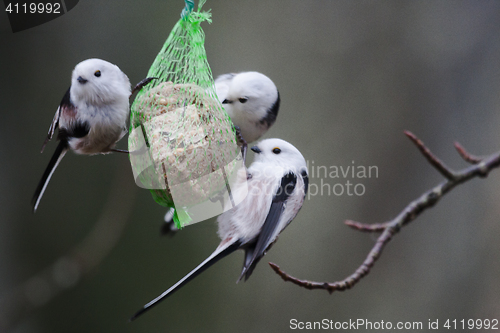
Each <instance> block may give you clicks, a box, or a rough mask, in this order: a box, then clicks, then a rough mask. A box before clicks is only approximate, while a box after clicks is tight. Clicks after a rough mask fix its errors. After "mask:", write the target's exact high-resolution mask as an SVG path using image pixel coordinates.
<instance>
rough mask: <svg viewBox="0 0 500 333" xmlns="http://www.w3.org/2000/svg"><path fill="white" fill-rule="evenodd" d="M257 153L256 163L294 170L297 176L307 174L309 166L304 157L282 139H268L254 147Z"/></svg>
mask: <svg viewBox="0 0 500 333" xmlns="http://www.w3.org/2000/svg"><path fill="white" fill-rule="evenodd" d="M251 149H252V151H253V152H255V153H256V155H255V162H257V163H258V162H261V163H265V164H268V165H273V166H278V167H281V168H283V169H285V170H292V171H294V172H295V173H296V174H302V173H303V172H304V171H305V173H306V174H307V164H306V160H305V159H304V156H302V154H301V153H300V151H299V150H298V149H297V148H295V147H294V146H293V145H292V144H290V143H288V142H286V141H284V140H281V139H266V140H263V141H261V142H259V143H258V144H257V145H256V146H253V147H252V148H251Z"/></svg>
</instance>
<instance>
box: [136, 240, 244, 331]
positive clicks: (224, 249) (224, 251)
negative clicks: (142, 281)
mask: <svg viewBox="0 0 500 333" xmlns="http://www.w3.org/2000/svg"><path fill="white" fill-rule="evenodd" d="M239 247H240V242H239V241H233V242H232V243H228V244H225V245H223V246H219V247H218V248H217V250H215V251H214V253H212V254H211V255H210V256H209V257H208V258H207V259H205V261H203V262H202V263H201V264H199V265H198V266H197V267H196V268H195V269H193V270H192V271H191V272H189V273H188V274H187V275H186V276H184V277H183V278H182V279H180V280H179V282H177V283H176V284H174V285H173V286H172V287H170V288H169V289H168V290H166V291H165V292H164V293H163V294H161V295H160V296H158V297H156V298H155V299H154V300H152V301H151V302H149V303H148V304H146V305H144V306H143V307H142V309H140V310H139V311H137V312H136V313H135V315H134V316H133V317H132V318H130V321H132V320H135V319H136V318H137V317H139V316H140V315H142V314H143V313H144V312H146V311H148V310H149V309H151V308H152V307H153V306H155V305H156V304H158V303H159V302H160V301H162V300H164V299H165V298H167V297H168V296H170V295H172V294H173V293H174V292H176V291H177V290H179V289H180V288H181V287H182V286H184V285H185V284H186V283H188V282H189V281H191V280H192V279H194V278H195V277H197V276H198V275H200V274H201V273H203V272H204V271H205V270H206V269H207V268H209V267H210V266H212V265H213V264H215V263H216V262H217V261H219V260H220V259H222V258H224V257H225V256H227V255H228V254H230V253H232V252H234V251H236V250H237V249H238V248H239Z"/></svg>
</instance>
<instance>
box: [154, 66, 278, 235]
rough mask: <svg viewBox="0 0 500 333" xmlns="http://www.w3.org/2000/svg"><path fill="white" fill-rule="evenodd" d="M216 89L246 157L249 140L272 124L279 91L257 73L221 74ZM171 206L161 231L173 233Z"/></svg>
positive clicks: (274, 119)
mask: <svg viewBox="0 0 500 333" xmlns="http://www.w3.org/2000/svg"><path fill="white" fill-rule="evenodd" d="M215 90H216V93H217V97H218V99H219V101H220V102H221V103H222V105H223V106H224V109H225V110H226V112H227V113H228V115H229V117H230V118H231V121H232V122H233V124H234V126H235V128H236V135H237V138H238V145H240V146H241V147H242V154H243V160H246V151H247V145H248V143H251V142H254V141H256V140H258V139H260V138H261V137H262V135H264V134H265V133H266V132H267V131H268V130H269V128H270V127H271V126H272V125H273V124H274V123H275V121H276V117H277V116H278V111H279V107H280V94H279V91H278V89H277V88H276V85H275V84H274V82H273V81H272V80H271V79H270V78H269V77H267V76H266V75H264V74H262V73H259V72H241V73H229V74H224V75H220V76H219V77H217V79H216V80H215ZM174 211H175V210H174V208H170V209H169V210H168V211H167V213H166V214H165V216H164V221H165V223H163V225H162V228H161V233H162V234H164V235H165V234H169V235H173V234H175V232H176V231H177V230H178V229H177V227H176V226H175V223H174V221H173V216H174Z"/></svg>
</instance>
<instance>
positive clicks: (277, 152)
mask: <svg viewBox="0 0 500 333" xmlns="http://www.w3.org/2000/svg"><path fill="white" fill-rule="evenodd" d="M273 153H275V154H276V155H278V154H279V153H281V149H279V148H278V147H275V148H273Z"/></svg>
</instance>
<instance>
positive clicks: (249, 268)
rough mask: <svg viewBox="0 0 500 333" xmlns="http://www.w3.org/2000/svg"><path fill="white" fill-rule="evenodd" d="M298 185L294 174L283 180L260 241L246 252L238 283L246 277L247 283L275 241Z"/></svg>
mask: <svg viewBox="0 0 500 333" xmlns="http://www.w3.org/2000/svg"><path fill="white" fill-rule="evenodd" d="M296 185H297V176H296V175H295V174H294V173H293V172H290V173H287V174H286V175H284V176H283V177H282V178H281V183H280V186H279V187H278V190H277V191H276V194H275V195H274V197H273V201H272V203H271V208H270V209H269V213H268V214H267V217H266V220H265V221H264V224H263V226H262V229H261V231H260V234H259V236H258V239H257V241H256V243H254V244H255V247H253V246H250V247H249V248H248V249H247V250H246V256H245V263H244V266H243V270H242V272H241V275H240V278H239V279H238V281H239V280H241V279H242V278H243V276H245V281H246V280H247V279H248V278H249V277H250V275H251V274H252V272H253V270H254V268H255V266H256V265H257V263H258V262H259V260H260V259H261V258H262V257H263V256H264V254H265V253H266V251H267V249H268V248H269V247H270V246H271V244H272V242H273V241H274V240H275V238H276V232H279V230H278V231H277V230H276V228H277V227H278V225H279V222H280V217H281V214H282V213H283V211H284V210H285V207H286V201H287V199H288V197H289V196H290V195H291V194H292V192H293V191H294V189H295V186H296ZM252 247H253V248H252ZM250 256H251V257H250Z"/></svg>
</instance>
